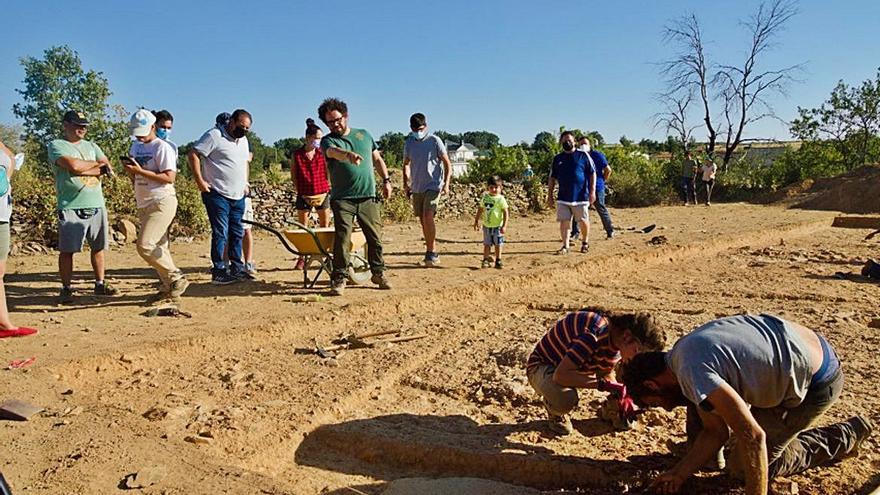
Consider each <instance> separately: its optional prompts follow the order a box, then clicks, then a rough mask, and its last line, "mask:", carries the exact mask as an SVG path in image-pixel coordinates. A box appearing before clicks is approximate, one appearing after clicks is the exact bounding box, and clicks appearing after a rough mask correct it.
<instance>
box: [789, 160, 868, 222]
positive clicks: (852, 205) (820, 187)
mask: <svg viewBox="0 0 880 495" xmlns="http://www.w3.org/2000/svg"><path fill="white" fill-rule="evenodd" d="M804 186H806V187H804ZM792 187H793V188H795V189H799V190H800V191H798V192H801V193H802V194H803V195H804V196H801V198H802V199H801V200H800V201H798V202H797V203H795V204H794V207H795V208H803V209H807V210H832V211H841V212H844V213H880V194H877V191H878V187H880V166H876V165H874V166H867V167H861V168H858V169H856V170H853V171H852V172H848V173H846V174H843V175H840V176H837V177H831V178H823V179H816V180H815V181H812V184H796V185H794V186H792Z"/></svg>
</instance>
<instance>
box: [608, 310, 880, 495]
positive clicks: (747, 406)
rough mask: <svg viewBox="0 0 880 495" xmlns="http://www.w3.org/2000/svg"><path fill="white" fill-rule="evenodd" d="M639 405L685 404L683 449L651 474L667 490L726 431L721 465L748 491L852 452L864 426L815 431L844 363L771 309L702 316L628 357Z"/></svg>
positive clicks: (838, 388)
mask: <svg viewBox="0 0 880 495" xmlns="http://www.w3.org/2000/svg"><path fill="white" fill-rule="evenodd" d="M623 380H624V383H625V384H626V387H627V390H628V391H629V393H630V394H631V395H632V396H633V398H634V399H635V400H636V402H637V403H639V404H640V405H647V406H650V407H662V408H664V409H667V410H672V409H674V408H676V407H678V406H686V407H687V424H686V432H687V438H688V444H689V450H688V452H687V454H685V456H684V457H683V458H682V459H681V460H680V461H679V462H678V464H676V465H675V467H673V468H672V469H670V470H668V471H666V472H665V473H663V474H661V475H660V476H659V477H658V478H657V479H655V480H654V482H653V484H652V485H651V487H652V488H654V489H655V490H657V491H659V492H660V493H675V492H677V491H678V490H679V489H680V488H681V486H682V485H683V484H684V483H685V481H686V480H687V479H688V478H690V476H691V475H692V474H694V473H695V472H696V471H697V470H699V469H701V468H702V467H703V466H704V465H706V464H707V463H709V462H712V461H713V460H715V459H716V458H717V456H718V454H719V452H721V449H722V447H724V445H725V444H726V443H727V442H728V440H729V437H730V435H731V434H732V435H733V437H734V439H735V440H736V442H735V447H734V449H733V454H734V455H733V457H732V458H731V460H730V462H728V468H729V469H730V470H731V471H732V472H733V473H735V474H739V475H742V476H743V477H744V478H745V482H746V493H749V494H752V493H767V491H766V490H767V484H768V482H769V480H771V479H773V478H776V477H777V476H791V475H794V474H797V473H800V472H802V471H804V470H806V469H810V468H814V467H817V466H820V465H823V464H826V463H828V462H830V461H834V460H838V459H841V458H843V457H844V456H847V455H852V454H856V453H857V452H858V447H859V445H860V444H861V443H862V442H863V441H864V440H865V439H866V438H868V436H870V434H871V431H872V425H871V423H870V422H869V421H868V420H867V419H865V418H864V417H862V416H855V417H853V418H850V419H849V420H847V421H844V422H842V423H837V424H833V425H830V426H824V427H821V428H813V425H815V424H816V422H817V421H819V420H820V418H822V416H824V414H825V412H827V411H828V409H830V408H831V406H832V405H834V403H835V402H837V401H838V399H839V398H840V394H841V392H842V390H843V382H844V378H843V368H842V367H841V364H840V361H839V360H838V357H837V354H836V353H835V352H834V349H833V348H832V347H831V345H830V344H829V343H828V341H827V340H825V338H824V337H822V336H820V335H818V334H816V333H815V332H813V331H812V330H810V329H808V328H806V327H803V326H801V325H798V324H797V323H794V322H791V321H787V320H783V319H781V318H779V317H776V316H773V315H766V314H762V315H737V316H730V317H726V318H720V319H717V320H713V321H710V322H708V323H706V324H704V325H703V326H701V327H699V328H697V329H696V330H694V331H693V332H691V333H689V334H687V335H685V336H684V337H681V338H680V339H679V340H678V341H677V342H676V343H675V345H674V346H673V347H672V350H671V351H669V352H648V353H644V354H639V355H638V356H636V357H634V358H633V359H632V361H631V362H630V363H628V364H627V365H626V366H625V367H624V369H623Z"/></svg>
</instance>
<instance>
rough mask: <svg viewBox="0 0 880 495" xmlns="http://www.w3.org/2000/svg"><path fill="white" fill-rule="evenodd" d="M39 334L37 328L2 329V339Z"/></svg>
mask: <svg viewBox="0 0 880 495" xmlns="http://www.w3.org/2000/svg"><path fill="white" fill-rule="evenodd" d="M35 333H37V329H36V328H28V327H17V328H0V339H4V338H6V337H24V336H25V335H32V334H35Z"/></svg>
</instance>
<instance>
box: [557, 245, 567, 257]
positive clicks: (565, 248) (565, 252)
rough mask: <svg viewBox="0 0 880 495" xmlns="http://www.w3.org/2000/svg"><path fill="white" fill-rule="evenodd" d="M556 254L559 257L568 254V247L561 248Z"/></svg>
mask: <svg viewBox="0 0 880 495" xmlns="http://www.w3.org/2000/svg"><path fill="white" fill-rule="evenodd" d="M556 254H558V255H560V256H561V255H565V254H568V246H562V247H561V248H559V249H557V250H556Z"/></svg>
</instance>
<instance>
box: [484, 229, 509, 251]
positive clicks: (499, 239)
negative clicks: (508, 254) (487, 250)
mask: <svg viewBox="0 0 880 495" xmlns="http://www.w3.org/2000/svg"><path fill="white" fill-rule="evenodd" d="M502 244H504V234H502V233H501V227H483V245H484V246H500V245H502Z"/></svg>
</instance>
